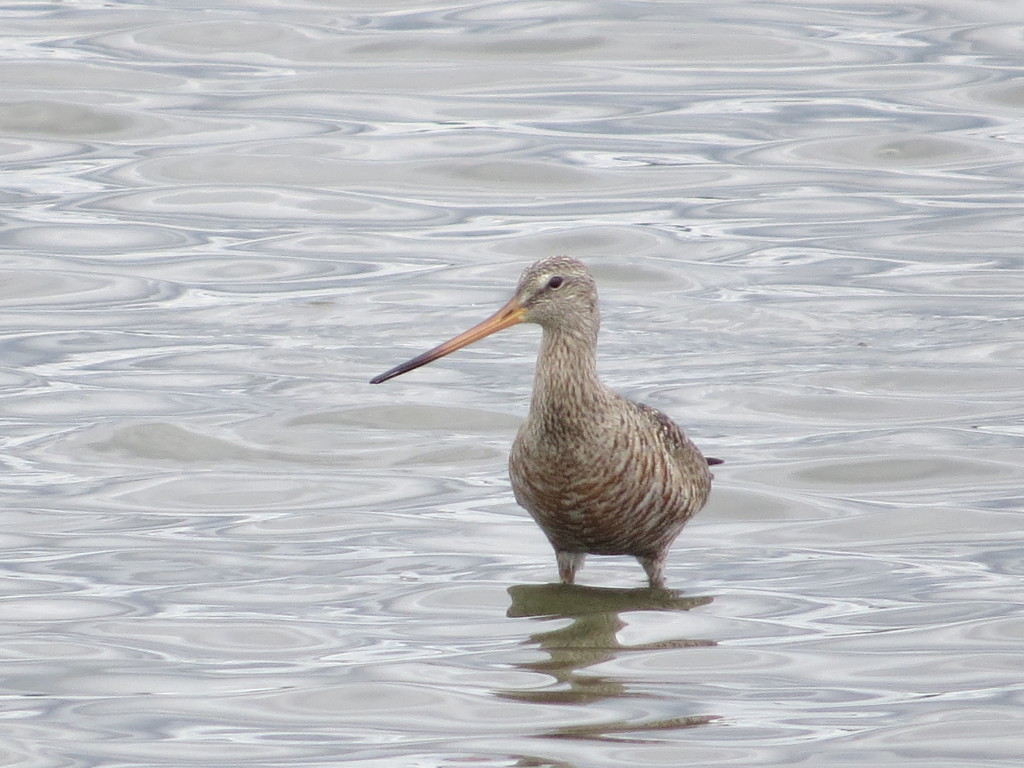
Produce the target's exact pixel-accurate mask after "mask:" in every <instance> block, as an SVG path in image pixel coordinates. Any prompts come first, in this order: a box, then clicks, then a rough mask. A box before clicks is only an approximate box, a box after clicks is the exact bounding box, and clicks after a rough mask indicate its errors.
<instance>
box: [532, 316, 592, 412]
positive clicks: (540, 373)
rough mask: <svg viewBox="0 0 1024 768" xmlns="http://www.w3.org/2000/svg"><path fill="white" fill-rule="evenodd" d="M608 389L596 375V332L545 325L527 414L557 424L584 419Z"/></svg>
mask: <svg viewBox="0 0 1024 768" xmlns="http://www.w3.org/2000/svg"><path fill="white" fill-rule="evenodd" d="M607 397H608V390H607V389H606V388H605V386H604V385H603V384H602V383H601V381H600V379H598V376H597V332H596V330H595V331H593V332H589V331H588V330H582V329H580V330H577V331H576V332H573V331H567V330H563V329H553V328H545V329H544V335H543V338H542V339H541V345H540V354H539V355H538V356H537V373H536V375H535V378H534V386H533V398H532V400H531V402H530V418H531V419H541V420H543V421H546V422H551V424H549V425H548V426H552V425H553V424H555V423H557V424H558V425H560V428H564V427H565V426H567V425H568V424H571V423H575V422H580V421H586V419H585V418H583V417H584V415H585V414H586V413H588V412H589V411H591V410H593V409H594V408H596V407H599V405H600V404H601V403H603V402H604V401H605V400H606V399H607Z"/></svg>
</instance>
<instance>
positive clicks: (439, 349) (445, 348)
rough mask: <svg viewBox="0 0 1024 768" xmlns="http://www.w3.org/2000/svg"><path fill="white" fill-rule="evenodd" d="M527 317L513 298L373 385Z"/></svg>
mask: <svg viewBox="0 0 1024 768" xmlns="http://www.w3.org/2000/svg"><path fill="white" fill-rule="evenodd" d="M525 316H526V308H525V307H524V306H523V305H522V304H521V303H520V302H519V297H518V296H513V297H512V298H511V299H510V300H509V302H508V303H507V304H506V305H505V306H503V307H502V308H501V309H499V310H498V311H497V312H495V313H494V314H493V315H491V316H490V317H488V318H487V319H486V320H484V321H483V322H482V323H477V324H476V325H474V326H473V327H472V328H470V329H469V330H468V331H463V332H462V333H460V334H459V335H458V336H456V337H455V338H453V339H449V340H448V341H446V342H444V344H439V345H438V346H436V347H434V348H433V349H432V350H430V351H429V352H424V353H423V354H422V355H418V356H416V357H414V358H413V359H412V360H407V361H406V362H404V363H402V364H401V365H396V366H395V367H394V368H392V369H391V370H390V371H385V372H384V373H382V374H381V375H380V376H374V377H373V378H372V379H370V383H371V384H380V383H381V382H384V381H387V380H388V379H393V378H395V376H401V375H402V374H403V373H408V372H409V371H411V370H414V369H416V368H419V367H420V366H421V365H426V364H427V363H432V362H433V361H434V360H437V359H438V358H439V357H444V356H445V355H450V354H451V353H452V352H454V351H455V350H457V349H462V348H463V347H466V346H469V345H470V344H472V343H473V342H474V341H479V340H480V339H482V338H483V337H484V336H490V335H491V334H492V333H496V332H497V331H500V330H502V329H503V328H508V327H509V326H512V325H517V324H519V323H521V322H523V319H524V318H525Z"/></svg>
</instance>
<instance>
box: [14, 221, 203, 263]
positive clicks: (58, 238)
mask: <svg viewBox="0 0 1024 768" xmlns="http://www.w3.org/2000/svg"><path fill="white" fill-rule="evenodd" d="M7 237H8V238H9V239H10V242H11V243H12V244H14V245H17V246H20V247H22V248H27V249H31V250H37V251H42V252H45V253H51V252H55V251H56V252H58V253H59V252H61V251H67V250H72V251H73V252H74V254H75V257H76V258H81V257H83V256H85V257H87V256H90V255H103V256H104V257H108V258H109V257H110V256H121V257H122V258H124V259H125V260H128V259H137V258H138V252H139V251H148V250H160V249H166V248H181V247H184V246H186V245H194V244H195V243H196V242H198V240H197V238H196V237H195V236H194V235H192V234H190V233H186V232H185V231H183V230H180V229H171V228H169V227H157V226H151V225H145V226H143V225H138V224H119V223H106V224H93V225H84V224H62V225H60V226H47V225H38V226H32V227H22V228H20V229H14V230H12V231H10V232H9V233H8V234H7Z"/></svg>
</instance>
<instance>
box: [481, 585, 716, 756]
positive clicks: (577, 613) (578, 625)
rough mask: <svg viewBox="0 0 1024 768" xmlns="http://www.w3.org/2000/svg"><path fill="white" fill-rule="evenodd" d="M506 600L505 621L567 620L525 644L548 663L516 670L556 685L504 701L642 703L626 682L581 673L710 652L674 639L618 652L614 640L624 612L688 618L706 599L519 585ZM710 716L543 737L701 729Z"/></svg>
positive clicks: (511, 694)
mask: <svg viewBox="0 0 1024 768" xmlns="http://www.w3.org/2000/svg"><path fill="white" fill-rule="evenodd" d="M508 593H509V595H510V596H511V598H512V605H511V606H509V609H508V616H509V617H515V618H520V617H536V618H544V619H551V618H565V619H570V620H571V621H570V623H569V624H567V625H564V626H560V627H559V628H558V629H553V630H546V631H544V632H538V633H536V634H533V635H531V636H530V639H529V643H530V644H531V645H534V644H535V645H536V646H538V647H539V648H540V649H542V650H543V651H545V652H546V653H547V654H548V658H547V659H543V660H540V661H531V662H526V663H524V664H520V665H519V667H520V668H521V669H525V670H529V671H531V672H541V673H543V674H545V675H549V676H551V677H552V678H554V681H553V683H552V684H551V685H550V686H547V687H545V688H542V689H539V690H538V689H533V690H507V691H502V692H501V693H500V695H501V696H502V697H503V698H507V699H514V700H517V701H525V702H531V703H542V704H575V705H580V704H590V703H593V702H598V701H604V700H606V699H618V698H640V697H642V696H644V694H642V693H638V692H636V691H633V690H631V689H630V687H629V685H628V683H627V682H625V681H623V680H621V679H617V678H613V677H608V676H603V675H596V674H583V673H581V670H584V669H586V668H588V667H593V666H595V665H597V664H600V663H602V662H606V661H610V660H612V659H615V658H617V657H618V656H620V655H622V654H625V653H632V652H635V651H655V650H664V649H675V648H699V647H708V646H713V645H715V641H714V640H706V639H694V638H676V639H669V640H661V641H658V642H653V643H643V644H640V645H623V644H622V643H621V642H619V638H618V632H619V630H620V629H622V628H623V627H625V626H626V622H625V621H623V619H622V617H621V614H622V613H623V612H626V611H630V612H635V611H663V612H669V611H689V610H691V609H692V608H697V607H699V606H703V605H708V604H709V603H711V602H712V600H714V598H713V597H710V596H706V595H697V596H691V595H684V594H683V593H682V591H680V590H670V589H650V588H640V589H607V588H600V587H584V586H577V585H569V584H542V585H535V584H521V585H517V586H513V587H510V588H509V590H508ZM714 719H715V716H714V715H687V716H681V717H671V718H663V719H658V720H644V721H640V722H636V721H634V720H631V719H629V720H621V721H619V722H607V721H602V722H599V723H587V724H583V725H578V726H571V727H561V728H558V729H556V730H555V731H552V732H551V733H550V734H549V735H555V736H597V735H601V734H605V733H610V732H621V731H647V730H662V729H672V728H683V727H690V726H694V725H705V724H707V723H708V722H710V721H712V720H714Z"/></svg>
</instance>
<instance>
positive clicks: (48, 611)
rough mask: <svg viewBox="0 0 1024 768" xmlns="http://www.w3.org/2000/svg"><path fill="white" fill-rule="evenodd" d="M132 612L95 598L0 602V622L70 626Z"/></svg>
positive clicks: (23, 598) (128, 607) (119, 605)
mask: <svg viewBox="0 0 1024 768" xmlns="http://www.w3.org/2000/svg"><path fill="white" fill-rule="evenodd" d="M131 611H132V608H131V606H129V605H126V604H125V603H122V602H118V601H116V600H103V599H100V598H96V597H84V596H76V597H74V598H67V597H19V598H18V599H17V600H0V619H3V620H4V621H9V622H28V623H36V622H40V623H51V622H70V621H80V620H82V619H98V618H103V617H106V616H120V615H122V614H125V613H131Z"/></svg>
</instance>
